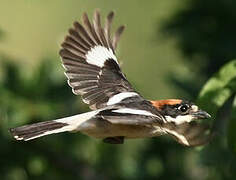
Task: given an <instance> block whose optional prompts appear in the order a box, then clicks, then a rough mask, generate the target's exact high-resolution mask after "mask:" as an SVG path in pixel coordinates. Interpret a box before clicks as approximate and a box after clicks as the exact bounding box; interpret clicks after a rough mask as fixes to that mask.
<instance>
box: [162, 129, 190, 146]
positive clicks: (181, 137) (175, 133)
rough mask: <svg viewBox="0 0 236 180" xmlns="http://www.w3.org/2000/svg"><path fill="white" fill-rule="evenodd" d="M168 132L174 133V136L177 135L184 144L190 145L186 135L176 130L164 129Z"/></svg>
mask: <svg viewBox="0 0 236 180" xmlns="http://www.w3.org/2000/svg"><path fill="white" fill-rule="evenodd" d="M164 130H165V131H166V132H167V133H169V134H172V135H173V136H175V137H177V138H178V139H179V140H180V141H181V142H182V143H183V144H185V145H186V146H189V142H188V141H187V139H186V138H185V137H184V135H182V134H179V133H177V132H176V131H172V130H169V129H164Z"/></svg>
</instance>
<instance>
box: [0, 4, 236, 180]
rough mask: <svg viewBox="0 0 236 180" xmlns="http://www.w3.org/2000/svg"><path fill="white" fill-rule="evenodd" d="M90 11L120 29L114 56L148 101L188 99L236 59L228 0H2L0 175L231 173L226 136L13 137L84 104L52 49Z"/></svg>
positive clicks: (235, 27)
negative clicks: (190, 142)
mask: <svg viewBox="0 0 236 180" xmlns="http://www.w3.org/2000/svg"><path fill="white" fill-rule="evenodd" d="M96 8H99V9H100V10H101V14H102V15H103V17H104V16H105V15H106V14H107V13H108V12H109V11H110V10H114V11H115V13H116V16H115V19H114V24H113V25H114V27H117V26H118V25H120V24H125V25H126V30H125V32H124V34H123V35H122V38H121V41H120V43H119V46H118V51H117V55H118V58H119V60H120V62H121V65H122V69H123V71H124V72H125V74H127V77H128V79H129V80H130V81H131V83H132V84H133V85H134V87H136V90H137V91H139V92H140V93H141V94H143V96H144V97H146V98H147V99H165V98H184V99H189V100H192V101H195V100H196V98H197V96H198V94H199V92H200V90H201V88H202V86H203V85H204V83H205V82H206V81H207V79H208V78H209V77H211V76H212V75H213V74H214V73H215V72H217V71H218V70H219V68H220V67H221V66H222V65H223V64H225V63H226V62H227V61H229V60H231V59H233V58H235V57H236V51H235V42H236V34H235V32H236V23H235V22H236V1H233V0H214V1H213V0H208V1H204V0H165V1H160V0H159V1H157V0H149V1H141V0H139V1H138V0H129V1H125V0H120V1H109V0H94V1H83V0H51V1H48V0H40V1H37V0H21V1H17V0H12V1H9V0H1V2H0V179H1V180H32V179H36V180H37V179H39V180H42V179H45V180H47V179H48V180H49V179H50V180H51V179H63V180H64V179H65V178H67V179H68V180H69V179H85V180H87V179H88V180H90V179H105V180H106V179H107V180H108V179H120V180H128V179H181V180H183V179H187V180H188V179H190V180H202V179H204V180H205V179H207V180H208V179H209V180H211V179H214V180H221V179H224V180H225V179H235V177H236V171H235V169H236V158H235V154H234V153H233V151H234V152H236V148H235V149H233V150H232V148H229V146H228V145H227V141H226V138H225V136H226V133H225V132H223V133H222V134H220V136H218V138H216V139H215V140H214V141H213V142H211V143H210V144H208V145H206V146H204V147H200V148H186V147H183V146H181V145H179V144H177V143H176V142H175V141H174V140H172V139H171V138H166V137H161V138H150V139H138V140H127V141H126V142H125V144H124V145H120V146H119V145H109V144H104V143H102V142H101V141H100V140H96V139H92V138H89V137H87V136H84V135H81V134H79V133H77V134H75V133H74V134H71V133H64V134H58V135H53V136H48V137H44V138H41V139H38V140H35V141H31V142H16V141H14V140H13V138H12V137H11V136H10V134H9V133H8V128H10V127H16V126H20V125H23V124H26V123H33V122H39V121H45V120H51V119H56V118H60V117H65V116H70V115H74V114H78V113H82V112H86V111H88V110H89V109H88V107H87V106H86V105H85V104H83V103H82V102H81V99H80V97H78V96H75V95H73V93H72V92H71V89H70V87H69V86H68V85H67V83H66V78H65V76H64V74H63V68H62V67H61V61H60V58H59V55H58V51H59V49H60V43H61V42H62V41H63V38H64V36H65V35H66V33H67V30H68V28H69V27H71V25H72V23H73V21H75V20H80V17H81V15H82V13H83V12H87V13H88V14H89V16H90V17H92V14H93V11H94V10H95V9H96ZM235 104H236V103H235ZM222 128H223V127H222ZM233 132H234V131H233ZM234 134H235V133H234ZM235 147H236V146H235Z"/></svg>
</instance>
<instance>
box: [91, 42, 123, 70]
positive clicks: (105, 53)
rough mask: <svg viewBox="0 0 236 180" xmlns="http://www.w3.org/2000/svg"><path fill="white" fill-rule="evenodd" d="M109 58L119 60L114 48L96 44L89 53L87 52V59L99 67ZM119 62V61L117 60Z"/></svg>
mask: <svg viewBox="0 0 236 180" xmlns="http://www.w3.org/2000/svg"><path fill="white" fill-rule="evenodd" d="M107 59H114V60H115V61H116V62H117V59H116V56H115V55H114V53H113V52H112V50H111V49H110V48H109V49H107V48H106V47H103V46H100V45H99V46H95V47H93V48H92V49H91V50H90V51H88V53H87V54H86V61H87V62H88V63H89V64H93V65H96V66H99V67H103V65H104V62H105V61H106V60H107ZM117 64H118V62H117Z"/></svg>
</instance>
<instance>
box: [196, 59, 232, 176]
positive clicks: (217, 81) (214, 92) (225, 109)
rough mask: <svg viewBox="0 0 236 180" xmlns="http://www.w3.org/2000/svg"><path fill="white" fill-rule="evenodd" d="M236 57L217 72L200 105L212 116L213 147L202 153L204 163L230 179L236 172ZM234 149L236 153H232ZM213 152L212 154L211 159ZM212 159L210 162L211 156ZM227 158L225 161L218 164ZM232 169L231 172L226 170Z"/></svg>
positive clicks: (199, 102) (200, 99)
mask: <svg viewBox="0 0 236 180" xmlns="http://www.w3.org/2000/svg"><path fill="white" fill-rule="evenodd" d="M235 95H236V60H232V61H230V62H229V63H227V64H226V65H224V66H223V67H222V68H220V70H219V71H218V72H217V73H215V75H213V76H212V77H211V78H210V79H209V80H208V81H207V83H206V84H205V85H204V87H203V88H202V90H201V92H200V94H199V98H198V104H199V105H200V107H201V108H203V109H205V110H207V111H208V112H209V113H210V114H211V115H212V119H213V121H212V124H213V125H212V129H211V134H212V135H213V139H212V142H211V146H208V147H207V148H205V150H204V151H202V152H201V154H202V156H203V157H204V161H203V162H204V164H207V165H208V167H209V168H210V167H211V166H214V167H215V169H216V170H217V169H218V171H219V172H221V173H215V175H216V174H217V177H218V178H220V179H221V178H223V179H230V178H231V177H235V176H236V174H235V172H234V171H233V169H235V168H236V158H235V157H236V133H235V129H236V108H235V104H236V96H235ZM232 152H234V154H233V153H232ZM209 155H210V156H211V157H210V158H209ZM207 156H208V158H209V159H212V160H211V161H209V159H208V158H207ZM219 161H223V162H224V164H217V162H219ZM226 171H228V173H226ZM229 172H230V173H229Z"/></svg>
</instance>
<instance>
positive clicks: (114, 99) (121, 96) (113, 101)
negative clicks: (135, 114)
mask: <svg viewBox="0 0 236 180" xmlns="http://www.w3.org/2000/svg"><path fill="white" fill-rule="evenodd" d="M133 96H138V94H137V93H135V92H122V93H119V94H116V95H114V96H112V97H111V98H110V99H109V101H108V102H107V105H108V106H109V105H113V104H117V103H119V102H121V101H122V100H123V99H125V98H129V97H133Z"/></svg>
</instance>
